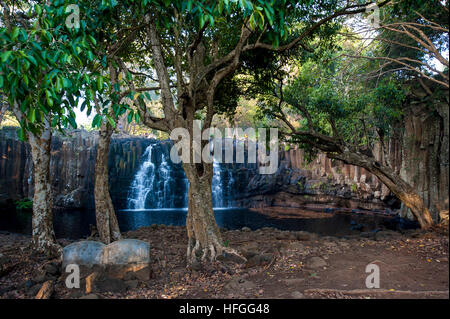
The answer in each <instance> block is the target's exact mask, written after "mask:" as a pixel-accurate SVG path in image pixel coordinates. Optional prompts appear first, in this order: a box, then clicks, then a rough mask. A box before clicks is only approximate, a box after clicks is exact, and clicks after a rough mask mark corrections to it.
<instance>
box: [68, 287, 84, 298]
mask: <svg viewBox="0 0 450 319" xmlns="http://www.w3.org/2000/svg"><path fill="white" fill-rule="evenodd" d="M81 296H83V292H82V291H81V289H76V288H72V289H71V291H70V298H72V299H78V298H80V297H81Z"/></svg>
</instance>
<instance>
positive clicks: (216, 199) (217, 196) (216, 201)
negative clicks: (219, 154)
mask: <svg viewBox="0 0 450 319" xmlns="http://www.w3.org/2000/svg"><path fill="white" fill-rule="evenodd" d="M211 195H212V202H213V207H223V206H224V205H223V185H222V169H221V167H220V165H219V163H217V162H216V161H215V160H214V161H213V178H212V183H211Z"/></svg>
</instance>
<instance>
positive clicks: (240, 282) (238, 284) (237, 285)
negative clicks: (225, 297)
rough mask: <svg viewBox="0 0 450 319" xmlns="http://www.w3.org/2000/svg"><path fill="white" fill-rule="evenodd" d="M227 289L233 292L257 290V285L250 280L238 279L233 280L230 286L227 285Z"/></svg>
mask: <svg viewBox="0 0 450 319" xmlns="http://www.w3.org/2000/svg"><path fill="white" fill-rule="evenodd" d="M225 288H227V289H229V290H231V291H236V290H248V289H256V284H255V283H254V282H252V281H250V280H246V279H244V278H242V277H238V278H234V279H232V280H231V281H230V282H229V283H228V284H226V285H225Z"/></svg>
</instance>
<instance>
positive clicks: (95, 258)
mask: <svg viewBox="0 0 450 319" xmlns="http://www.w3.org/2000/svg"><path fill="white" fill-rule="evenodd" d="M105 247H106V246H105V244H103V243H101V242H98V241H92V240H83V241H79V242H76V243H73V244H70V245H68V246H66V247H64V249H63V262H62V266H63V269H65V268H66V266H67V265H69V264H77V265H87V266H92V265H99V264H101V263H102V255H103V249H104V248H105Z"/></svg>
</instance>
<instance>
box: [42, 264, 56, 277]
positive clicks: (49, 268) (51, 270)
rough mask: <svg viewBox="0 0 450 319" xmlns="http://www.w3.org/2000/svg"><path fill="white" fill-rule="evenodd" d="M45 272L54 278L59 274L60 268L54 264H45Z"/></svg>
mask: <svg viewBox="0 0 450 319" xmlns="http://www.w3.org/2000/svg"><path fill="white" fill-rule="evenodd" d="M44 271H45V272H46V273H47V274H49V275H52V276H56V275H58V274H59V268H58V266H56V265H55V264H54V263H48V264H45V266H44Z"/></svg>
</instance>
